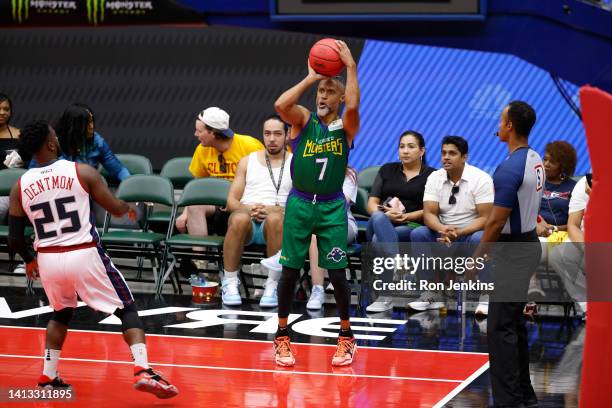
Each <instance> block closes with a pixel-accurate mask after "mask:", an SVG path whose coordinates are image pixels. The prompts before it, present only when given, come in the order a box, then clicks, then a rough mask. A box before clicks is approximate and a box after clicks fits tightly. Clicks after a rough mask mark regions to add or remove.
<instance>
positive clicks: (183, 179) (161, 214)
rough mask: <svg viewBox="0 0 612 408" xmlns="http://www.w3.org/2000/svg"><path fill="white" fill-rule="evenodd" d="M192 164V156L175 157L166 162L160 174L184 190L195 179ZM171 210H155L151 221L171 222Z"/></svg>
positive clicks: (156, 222)
mask: <svg viewBox="0 0 612 408" xmlns="http://www.w3.org/2000/svg"><path fill="white" fill-rule="evenodd" d="M190 164H191V157H175V158H174V159H170V160H168V161H167V162H166V163H165V164H164V167H162V169H161V173H160V175H161V176H162V177H165V178H167V179H168V180H170V181H171V182H172V185H173V186H174V189H175V190H182V189H183V188H185V185H186V184H187V183H188V182H189V181H191V180H193V175H192V174H191V172H190V171H189V165H190ZM171 210H172V209H168V210H166V209H164V210H155V211H154V212H153V214H151V216H150V217H149V222H150V223H155V224H162V225H166V223H169V222H170V217H171V216H172V211H171Z"/></svg>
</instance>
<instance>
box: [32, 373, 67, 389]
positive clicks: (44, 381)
mask: <svg viewBox="0 0 612 408" xmlns="http://www.w3.org/2000/svg"><path fill="white" fill-rule="evenodd" d="M71 387H72V385H70V384H66V383H65V382H64V380H62V379H61V378H59V376H57V377H55V378H53V379H51V378H49V377H47V376H46V375H44V374H41V375H40V377H38V388H42V389H44V390H51V389H54V388H71Z"/></svg>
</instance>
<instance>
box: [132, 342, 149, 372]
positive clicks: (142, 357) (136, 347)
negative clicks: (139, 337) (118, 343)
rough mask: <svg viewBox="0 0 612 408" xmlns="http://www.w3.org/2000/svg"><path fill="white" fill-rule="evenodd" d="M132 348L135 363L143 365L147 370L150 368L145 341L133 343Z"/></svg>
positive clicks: (139, 365)
mask: <svg viewBox="0 0 612 408" xmlns="http://www.w3.org/2000/svg"><path fill="white" fill-rule="evenodd" d="M130 350H131V351H132V359H133V360H134V365H137V366H138V367H142V368H144V369H145V370H146V369H147V368H149V362H148V359H147V346H146V345H145V344H144V343H136V344H132V345H131V346H130Z"/></svg>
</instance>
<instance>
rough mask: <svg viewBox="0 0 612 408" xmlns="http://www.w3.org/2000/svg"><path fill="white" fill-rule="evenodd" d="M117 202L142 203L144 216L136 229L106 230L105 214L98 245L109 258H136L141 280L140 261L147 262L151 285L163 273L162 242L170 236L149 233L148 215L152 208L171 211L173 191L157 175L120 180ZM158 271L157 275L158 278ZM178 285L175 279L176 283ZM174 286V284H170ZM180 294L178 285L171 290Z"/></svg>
mask: <svg viewBox="0 0 612 408" xmlns="http://www.w3.org/2000/svg"><path fill="white" fill-rule="evenodd" d="M117 198H119V199H121V200H124V201H126V202H131V203H136V202H142V203H145V205H146V210H145V214H144V217H143V220H142V221H141V223H142V225H141V228H140V229H133V228H120V229H113V230H109V221H110V214H108V213H107V214H106V222H105V223H104V224H105V225H104V233H103V235H102V237H101V241H102V244H103V245H104V246H105V248H106V249H107V250H108V251H109V253H111V254H112V255H113V256H118V257H123V258H136V259H137V260H138V275H137V278H138V279H139V278H140V277H141V271H142V262H141V260H142V259H143V258H148V259H149V260H150V261H151V265H152V269H153V277H154V280H155V285H156V286H157V284H158V282H159V275H160V274H161V271H162V269H163V265H164V262H165V259H164V257H165V255H166V251H165V249H164V244H165V241H166V240H167V239H168V237H169V234H170V228H168V229H167V231H166V233H165V234H161V233H157V232H153V231H151V230H150V229H149V222H148V215H149V213H150V211H151V209H152V207H153V205H154V204H162V205H166V206H169V207H172V208H174V189H173V188H172V183H171V182H170V180H168V179H166V178H164V177H161V176H157V175H135V176H130V177H128V178H127V179H125V180H123V181H122V182H121V184H120V185H119V189H118V190H117ZM158 269H159V272H160V273H159V274H158ZM177 283H178V279H177ZM172 284H173V286H174V282H172ZM175 290H178V291H179V292H180V284H178V286H177V287H176V288H175Z"/></svg>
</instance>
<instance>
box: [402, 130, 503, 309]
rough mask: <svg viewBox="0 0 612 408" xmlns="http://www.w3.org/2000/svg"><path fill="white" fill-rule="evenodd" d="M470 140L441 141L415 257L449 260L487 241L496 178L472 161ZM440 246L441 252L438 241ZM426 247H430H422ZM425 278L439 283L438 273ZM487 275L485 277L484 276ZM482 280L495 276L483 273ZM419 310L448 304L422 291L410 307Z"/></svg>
mask: <svg viewBox="0 0 612 408" xmlns="http://www.w3.org/2000/svg"><path fill="white" fill-rule="evenodd" d="M467 158H468V142H467V141H466V140H465V139H464V138H462V137H460V136H446V137H445V138H444V139H443V140H442V168H441V169H440V170H436V171H434V172H433V173H431V175H430V176H429V178H428V179H427V184H426V185H425V194H424V196H423V220H424V222H425V226H423V227H419V228H416V229H415V230H413V231H412V233H411V234H410V240H411V241H412V253H413V256H420V255H421V254H424V255H425V256H426V257H430V256H432V255H434V249H435V254H436V256H449V255H450V254H452V253H453V252H456V251H455V249H457V247H456V246H455V245H454V243H463V244H464V245H461V246H459V249H460V250H461V251H462V252H463V253H464V254H467V255H469V254H471V253H472V252H473V251H474V250H475V249H476V247H477V246H478V244H479V243H480V239H481V238H482V232H483V229H484V225H485V221H486V220H487V217H488V216H489V213H490V212H491V209H492V208H493V197H494V191H493V179H492V178H491V176H489V175H488V174H487V173H485V172H484V171H482V170H480V169H478V168H476V167H474V166H470V165H469V164H468V163H467ZM435 242H439V245H440V248H437V247H436V248H434V247H433V243H435ZM423 243H425V244H423ZM419 273H420V276H419V278H420V279H425V280H427V281H429V282H435V281H436V280H437V278H436V274H435V271H432V270H426V269H422V270H420V271H419ZM483 275H485V276H483ZM480 278H481V279H480V280H481V281H483V282H490V281H491V279H490V276H488V274H487V273H482V272H481V277H480ZM409 306H410V308H412V309H414V310H419V311H421V310H428V309H440V308H442V307H443V306H444V303H443V302H442V299H441V294H440V293H434V292H429V291H426V292H423V293H422V294H421V297H420V298H419V299H418V300H416V301H414V302H410V303H409ZM488 309H489V299H488V295H481V296H480V301H479V303H478V307H477V308H476V314H482V315H487V314H488Z"/></svg>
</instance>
